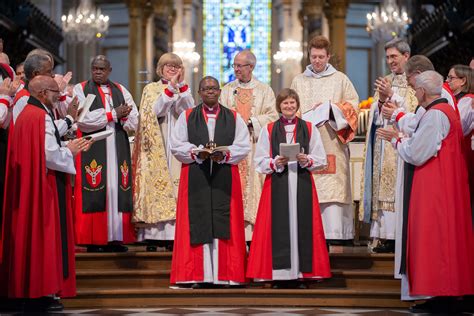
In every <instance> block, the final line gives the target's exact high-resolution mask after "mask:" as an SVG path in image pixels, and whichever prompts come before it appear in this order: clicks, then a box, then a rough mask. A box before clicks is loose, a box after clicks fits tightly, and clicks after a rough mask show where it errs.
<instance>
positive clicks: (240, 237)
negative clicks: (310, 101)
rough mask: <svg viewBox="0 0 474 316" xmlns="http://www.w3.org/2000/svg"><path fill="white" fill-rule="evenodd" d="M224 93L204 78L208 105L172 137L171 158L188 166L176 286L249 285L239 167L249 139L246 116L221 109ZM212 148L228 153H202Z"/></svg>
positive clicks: (179, 213) (187, 115)
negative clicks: (202, 149)
mask: <svg viewBox="0 0 474 316" xmlns="http://www.w3.org/2000/svg"><path fill="white" fill-rule="evenodd" d="M220 91H221V90H220V88H219V82H218V81H217V79H215V78H213V77H204V79H202V80H201V82H200V84H199V95H200V96H201V98H202V101H203V103H202V104H200V105H198V106H196V107H195V108H192V109H189V110H187V111H186V112H183V113H182V114H181V115H180V117H179V118H178V120H177V122H176V125H175V132H174V133H173V134H172V135H171V142H170V143H171V152H172V153H173V155H174V156H175V157H176V158H177V159H178V160H179V161H181V162H182V167H181V178H180V182H179V189H178V201H177V207H176V234H175V243H174V249H173V260H172V263H171V284H189V285H191V287H192V288H200V287H202V286H205V285H203V283H207V284H211V283H212V284H221V285H239V284H242V283H244V282H245V260H246V250H245V235H244V210H243V202H242V189H241V186H240V176H239V169H238V163H239V162H240V161H242V159H244V158H245V157H246V156H247V154H248V153H249V152H250V142H249V134H248V129H247V125H246V124H245V122H244V120H243V119H242V118H241V117H240V115H239V114H237V113H236V112H235V111H232V110H229V109H228V108H226V107H224V106H222V105H220V104H219V101H218V100H219V95H220ZM210 143H214V144H215V145H217V146H226V147H227V150H226V151H217V152H215V153H213V154H211V155H210V154H209V153H204V152H201V153H199V154H197V153H196V149H199V148H202V147H203V146H206V145H208V144H210ZM209 147H210V146H209Z"/></svg>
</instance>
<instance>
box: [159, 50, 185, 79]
mask: <svg viewBox="0 0 474 316" xmlns="http://www.w3.org/2000/svg"><path fill="white" fill-rule="evenodd" d="M166 64H172V65H179V66H181V67H182V66H183V61H182V60H181V58H180V57H179V56H178V55H176V54H175V53H165V54H163V55H161V57H160V59H159V60H158V64H157V65H156V74H157V75H158V77H160V78H162V77H163V68H164V67H165V65H166Z"/></svg>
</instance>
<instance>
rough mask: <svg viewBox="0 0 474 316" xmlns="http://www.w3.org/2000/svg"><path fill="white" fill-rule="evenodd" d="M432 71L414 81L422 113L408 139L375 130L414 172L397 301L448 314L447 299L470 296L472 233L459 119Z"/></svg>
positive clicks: (472, 283) (440, 80) (473, 273)
mask: <svg viewBox="0 0 474 316" xmlns="http://www.w3.org/2000/svg"><path fill="white" fill-rule="evenodd" d="M442 83H443V78H442V77H441V75H439V74H438V73H436V72H435V71H425V72H423V73H421V74H419V75H418V76H417V77H416V83H415V91H416V94H415V95H416V97H417V99H418V102H419V104H420V105H421V106H423V107H424V108H425V109H426V112H425V113H424V114H423V116H422V118H421V119H420V122H419V124H418V127H417V129H416V130H415V132H414V133H413V135H412V136H411V137H409V138H398V133H397V132H393V131H388V130H384V129H382V130H380V132H378V133H380V135H383V137H384V138H385V139H386V140H391V142H392V144H393V145H394V146H395V147H396V149H397V151H398V154H399V155H400V157H401V158H402V159H403V160H404V161H405V162H407V163H409V164H412V165H414V166H415V171H414V175H413V182H412V190H411V194H410V199H409V209H408V227H407V229H408V231H407V240H406V243H407V245H406V260H405V262H404V264H403V263H402V268H403V266H405V268H404V269H403V272H404V275H402V299H405V300H410V299H411V300H415V299H422V298H423V299H427V298H429V299H430V300H428V301H427V302H426V303H424V304H419V305H415V306H414V308H413V311H414V312H420V311H428V312H431V311H436V312H439V311H444V312H452V311H453V310H449V309H446V308H449V307H450V306H453V304H449V303H450V302H451V303H452V302H454V300H453V299H452V297H460V296H465V295H472V294H474V269H473V267H474V231H473V224H472V217H471V216H472V215H471V210H470V196H469V182H468V173H467V168H466V163H465V156H464V154H463V131H462V126H461V122H460V117H459V115H458V113H457V112H456V110H455V109H453V107H452V106H450V105H449V104H448V102H447V100H446V99H444V98H441V86H442Z"/></svg>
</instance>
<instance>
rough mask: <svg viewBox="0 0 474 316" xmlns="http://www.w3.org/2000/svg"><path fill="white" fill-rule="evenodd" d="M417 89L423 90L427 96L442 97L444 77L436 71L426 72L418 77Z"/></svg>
mask: <svg viewBox="0 0 474 316" xmlns="http://www.w3.org/2000/svg"><path fill="white" fill-rule="evenodd" d="M415 88H416V89H418V88H423V90H425V92H426V94H427V95H441V90H442V88H443V76H441V75H440V74H439V73H437V72H436V71H434V70H428V71H424V72H422V73H421V74H419V75H418V76H416V79H415Z"/></svg>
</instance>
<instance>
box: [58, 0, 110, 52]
mask: <svg viewBox="0 0 474 316" xmlns="http://www.w3.org/2000/svg"><path fill="white" fill-rule="evenodd" d="M61 21H62V24H63V31H64V33H65V35H66V40H68V41H70V42H85V43H88V42H90V41H91V40H93V39H94V38H96V39H100V38H102V37H103V36H104V34H105V33H106V32H107V29H108V28H109V17H108V16H107V15H103V14H101V12H100V9H96V8H95V7H94V5H93V4H92V0H81V2H80V3H79V6H78V7H77V8H76V9H71V10H70V11H69V14H68V15H63V16H62V17H61Z"/></svg>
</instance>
